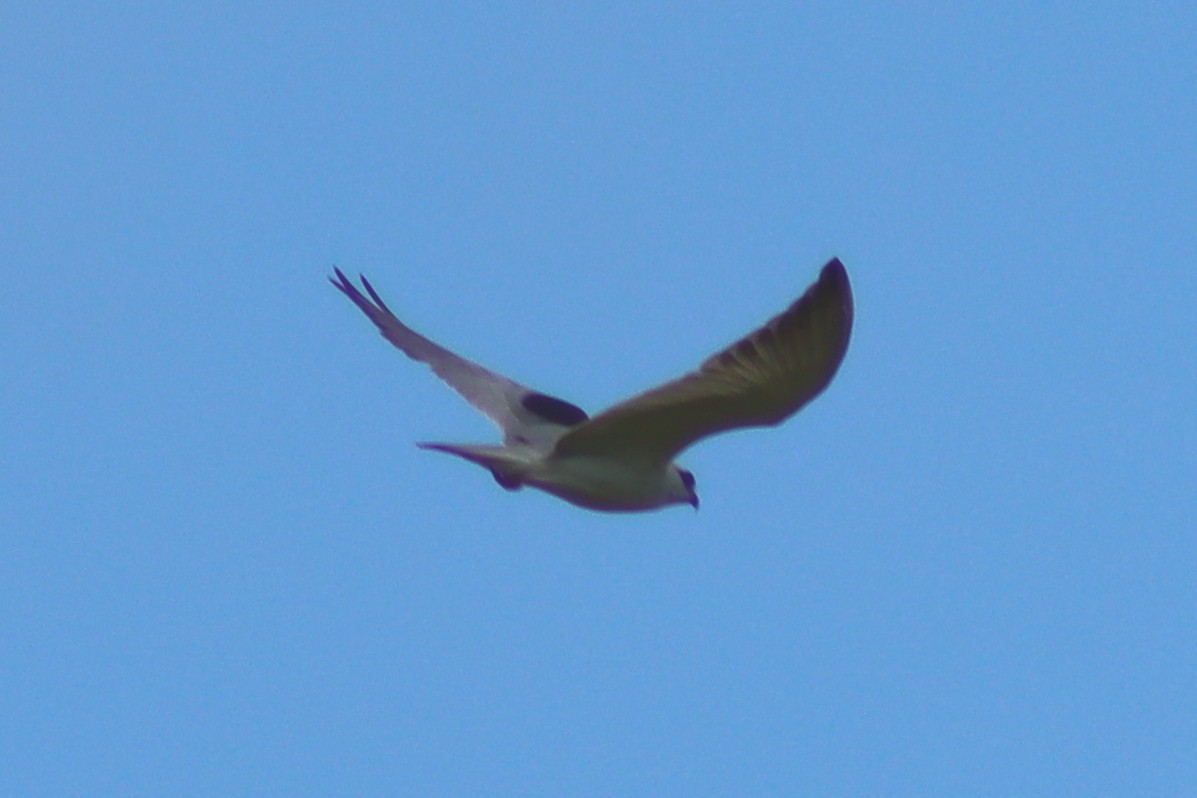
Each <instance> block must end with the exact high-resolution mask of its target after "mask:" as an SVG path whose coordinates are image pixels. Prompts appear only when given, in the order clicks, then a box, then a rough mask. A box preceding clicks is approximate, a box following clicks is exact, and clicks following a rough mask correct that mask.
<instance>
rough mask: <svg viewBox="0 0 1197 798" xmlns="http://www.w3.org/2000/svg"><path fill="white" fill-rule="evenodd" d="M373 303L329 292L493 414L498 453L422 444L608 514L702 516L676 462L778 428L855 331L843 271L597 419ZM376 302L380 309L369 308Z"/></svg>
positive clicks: (340, 280) (814, 390)
mask: <svg viewBox="0 0 1197 798" xmlns="http://www.w3.org/2000/svg"><path fill="white" fill-rule="evenodd" d="M361 279H362V285H363V286H364V287H365V289H366V291H367V293H368V294H369V298H367V297H366V296H365V295H363V294H362V293H361V291H359V290H358V289H357V287H356V286H354V285H353V283H351V282H349V280H348V279H346V277H345V275H344V274H342V273H341V271H340V270H339V269H337V270H336V279H334V280H332V283H333V285H334V286H336V287H337V288H338V289H339V290H340V291H341V292H342V293H344V294H345V295H346V296H348V297H349V298H350V299H351V300H353V302H354V304H356V305H357V306H358V307H359V308H360V309H361V310H362V312H363V313H365V314H366V316H367V317H369V319H370V320H371V321H373V322H374V324H375V325H376V326H377V327H378V329H379V331H380V332H381V333H382V335H383V336H384V337H385V338H386V339H387V340H388V341H390V342H391V343H392V344H394V345H395V346H396V347H398V348H399V349H400V350H402V351H403V352H404V353H405V354H407V355H408V356H409V357H411V358H412V359H414V360H419V361H423V362H425V363H427V364H428V365H429V366H431V367H432V369H433V371H434V372H435V373H436V374H437V376H439V377H440V378H441V379H443V380H444V381H445V382H446V383H448V384H449V386H450V387H452V388H453V389H454V390H456V391H457V392H458V393H460V394H461V395H462V396H463V397H464V398H465V399H466V400H467V401H468V402H470V404H472V405H474V406H475V407H476V408H477V409H478V410H480V411H481V412H482V413H484V414H486V415H487V416H488V417H490V419H491V420H492V421H494V422H495V424H496V425H497V426H498V427H499V429H500V430H501V431H502V432H503V445H502V446H494V445H478V444H448V443H423V444H420V446H421V448H424V449H430V450H433V451H440V452H446V453H448V454H453V455H456V456H458V457H461V458H464V459H466V460H469V461H470V462H472V463H476V464H478V465H480V466H482V467H484V468H487V469H488V470H490V472H491V474H492V475H493V476H494V478H495V480H496V481H497V482H498V483H499V484H500V485H502V486H503V487H504V488H506V489H508V490H516V489H518V488H520V487H522V486H524V485H530V486H532V487H535V488H539V489H540V490H543V491H545V492H547V493H550V494H552V495H554V496H557V497H559V498H562V499H564V500H566V501H568V502H571V503H573V504H576V505H578V506H581V507H586V508H589V509H592V510H602V511H608V512H619V511H637V510H651V509H656V508H659V507H665V506H667V505H670V504H690V505H692V506H694V507H695V508H697V507H698V496H697V494H696V493H695V490H694V475H693V474H691V473H690V472H689V471H687V470H686V469H684V468H681V467H680V466H678V465H677V464H676V463H675V462H674V457H675V456H676V455H677V454H679V453H680V452H681V451H682V450H683V449H685V448H686V447H688V446H689V445H690V444H692V443H694V442H695V441H697V440H700V439H701V438H704V437H707V436H708V435H714V434H716V433H719V432H725V431H727V430H731V429H737V428H741V427H753V426H772V425H775V424H779V423H780V422H781V421H783V420H785V419H786V418H788V417H789V416H791V415H793V414H794V413H795V412H797V410H798V409H799V408H801V407H802V406H803V405H805V404H806V403H807V402H809V401H810V400H811V399H813V398H814V397H815V396H817V395H818V394H819V393H820V392H821V391H822V390H823V389H824V388H825V387H826V386H827V384H828V383H829V382H830V381H831V378H832V377H833V376H834V375H835V372H836V370H837V369H838V368H839V365H840V362H841V361H842V360H843V357H844V353H845V352H846V351H847V346H848V338H849V335H850V332H851V327H852V295H851V289H850V287H849V284H848V275H847V273H846V272H845V271H844V267H843V265H842V264H841V263H840V262H839V260H838V259H832V260H831V261H829V262H828V263H827V265H826V266H824V267H823V270H822V271H821V273H820V275H819V279H818V281H817V282H815V284H814V285H812V286H811V287H810V288H809V289H808V290H807V291H806V293H804V294H803V295H802V297H800V298H799V299H798V300H797V301H795V302H794V303H793V304H792V305H791V306H790V307H789V308H787V309H786V310H785V311H784V312H783V313H781V314H779V315H778V316H776V317H774V318H773V319H771V320H770V321H769V322H768V323H766V324H765V325H764V326H763V327H761V328H760V329H758V330H756V331H755V332H753V333H751V334H750V335H748V336H745V337H744V338H742V339H741V340H739V341H737V342H736V343H734V344H732V345H731V346H729V347H727V348H726V349H724V350H722V351H720V352H718V353H716V354H715V355H713V356H711V357H710V358H708V359H707V360H706V361H704V362H703V364H702V365H701V366H700V367H699V368H698V369H697V370H696V371H693V372H691V373H689V374H687V375H685V376H683V377H681V378H679V379H676V380H673V381H671V382H668V383H665V384H664V385H661V386H658V387H657V388H654V389H651V390H649V391H646V392H645V393H642V394H639V395H637V396H634V397H632V398H631V399H628V400H626V401H623V402H620V403H618V404H616V405H614V406H612V407H610V408H608V409H607V410H605V411H603V412H602V413H600V414H598V415H597V416H595V417H593V418H591V417H589V416H588V415H587V414H586V413H585V412H584V411H583V410H582V409H581V408H579V407H577V406H576V405H573V404H571V403H569V402H566V401H564V400H562V399H558V398H556V397H552V396H548V395H546V394H543V393H540V392H538V391H534V390H532V389H530V388H527V387H525V386H523V385H520V384H519V383H516V382H514V381H512V380H509V379H508V378H506V377H503V376H502V375H499V374H496V373H494V372H491V371H488V370H486V369H484V368H482V367H481V366H479V365H477V364H476V363H472V362H470V361H468V360H466V359H464V358H462V357H460V356H458V355H456V354H454V353H452V352H450V351H449V350H447V349H445V348H444V347H441V346H440V345H438V344H436V343H434V342H432V341H430V340H429V339H427V338H425V337H424V336H422V335H420V334H419V333H417V332H415V331H414V330H412V329H410V328H409V327H407V326H406V325H404V324H403V323H402V322H401V321H399V319H398V318H396V317H395V315H394V314H393V313H391V311H390V309H389V308H388V307H387V306H386V304H385V303H384V302H383V301H382V299H381V298H380V297H379V296H378V294H377V293H376V292H375V291H374V288H373V286H371V285H370V283H369V282H368V281H367V280H366V279H365V278H364V277H363V278H361ZM371 300H373V301H371Z"/></svg>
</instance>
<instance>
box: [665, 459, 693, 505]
mask: <svg viewBox="0 0 1197 798" xmlns="http://www.w3.org/2000/svg"><path fill="white" fill-rule="evenodd" d="M673 483H674V484H673V485H671V486H670V492H669V494H670V498H672V499H673V500H674V501H675V502H677V503H678V504H688V505H690V506H691V507H693V508H694V509H695V510H697V509H698V494H697V493H695V491H694V474H693V473H691V472H690V471H687V470H686V469H684V468H681V467H680V466H674V467H673Z"/></svg>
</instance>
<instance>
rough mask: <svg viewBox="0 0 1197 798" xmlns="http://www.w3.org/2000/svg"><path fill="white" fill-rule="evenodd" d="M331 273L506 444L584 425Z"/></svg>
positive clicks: (573, 410) (536, 441) (577, 413)
mask: <svg viewBox="0 0 1197 798" xmlns="http://www.w3.org/2000/svg"><path fill="white" fill-rule="evenodd" d="M333 271H334V272H336V278H335V279H334V278H332V277H330V278H329V282H331V283H332V284H333V285H334V286H336V288H337V289H338V290H339V291H340V292H341V293H343V294H344V295H345V296H347V297H349V298H350V299H351V300H353V304H355V305H357V306H358V307H359V308H360V309H361V311H362V313H365V314H366V317H367V318H369V319H370V321H372V322H374V324H375V326H377V327H378V331H379V332H380V333H382V336H383V338H386V339H387V340H388V341H390V342H391V343H392V344H394V345H395V346H396V347H397V348H398V349H399V350H400V351H402V352H403V353H404V354H406V355H407V356H408V357H410V358H411V359H413V360H418V361H421V362H423V363H427V364H428V365H429V366H431V367H432V370H433V372H435V373H436V375H437V376H438V377H440V378H441V379H442V380H444V381H445V382H446V383H447V384H448V385H449V387H451V388H452V389H453V390H455V391H457V392H458V393H459V394H461V395H462V397H464V398H465V400H466V401H467V402H469V403H470V404H471V405H473V406H474V407H476V408H477V409H478V410H480V411H481V412H482V413H483V414H485V415H486V416H487V417H488V418H490V419H491V420H492V421H494V422H495V424H496V425H497V426H498V427H499V429H500V430H501V431H502V432H503V440H504V443H506V444H508V445H514V444H531V445H533V446H538V447H547V446H549V445H551V444H552V442H553V441H555V440H556V439H557V438H558V437H560V435H561V433H562V432H564V431H565V430H566V429H568V428H569V427H572V426H575V425H577V424H579V423H581V422H583V421H585V420H586V413H585V412H584V411H583V410H582V409H581V408H579V407H577V406H575V405H572V404H570V403H569V402H566V401H564V400H563V399H558V398H556V397H553V396H548V395H546V394H543V393H539V392H537V391H534V390H532V389H530V388H527V387H525V386H523V385H520V384H519V383H518V382H515V381H513V380H509V379H507V378H506V377H504V376H503V375H501V374H495V373H494V372H493V371H489V370H487V369H484V368H483V367H482V366H479V365H478V364H477V363H473V362H471V361H469V360H466V359H465V358H463V357H460V356H459V355H456V354H454V353H453V352H450V351H449V350H448V349H445V348H444V347H443V346H440V345H439V344H436V343H434V342H432V341H430V340H428V339H427V338H425V337H424V336H422V335H420V334H419V333H417V332H416V331H415V330H413V329H411V328H410V327H408V326H407V325H405V324H404V323H403V322H401V321H399V319H398V318H396V317H395V314H394V313H392V312H391V309H390V308H388V307H387V306H386V303H385V302H383V301H382V298H381V297H379V296H378V292H376V291H375V290H374V286H372V285H370V282H369V281H368V280H367V279H366V278H365V277H362V278H361V281H362V285H363V286H364V287H365V289H366V291H367V293H369V295H370V297H369V298H366V296H365V295H363V294H362V292H361V291H359V290H358V289H357V286H355V285H354V284H353V283H351V282H350V281H349V280H348V279H346V277H345V275H344V274H343V273H342V272H341V270H340V269H334V270H333ZM371 300H373V301H371Z"/></svg>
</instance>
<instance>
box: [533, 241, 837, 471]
mask: <svg viewBox="0 0 1197 798" xmlns="http://www.w3.org/2000/svg"><path fill="white" fill-rule="evenodd" d="M851 330H852V290H851V287H850V286H849V284H848V274H847V272H845V271H844V266H843V264H842V263H840V261H839V259H838V258H833V259H832V260H830V261H829V262H828V263H827V264H826V265H825V266H824V267H823V269H822V271H821V272H820V273H819V279H818V280H817V281H816V282H815V284H814V285H812V286H811V287H810V288H808V289H807V291H806V293H804V294H803V295H802V296H801V297H800V298H799V299H798V300H797V301H796V302H794V304H792V305H790V307H789V308H788V309H786V310H785V311H784V312H783V313H781V314H780V315H778V316H775V317H774V318H772V319H770V320H769V322H767V323H766V324H765V325H764V326H763V327H761V328H760V329H758V330H756V331H755V332H753V333H751V334H750V335H748V336H746V337H744V338H742V339H741V340H739V341H737V342H736V343H734V344H732V345H731V346H729V347H727V348H726V349H724V350H723V351H722V352H718V353H717V354H715V355H712V356H711V357H710V358H708V359H707V360H706V361H705V362H704V363H703V364H702V365H701V366H699V368H698V370H697V371H693V372H691V373H689V374H687V375H685V376H684V377H681V378H679V379H676V380H673V381H672V382H667V383H665V384H664V385H661V386H659V387H657V388H653V389H651V390H649V391H646V392H644V393H642V394H639V395H637V396H634V397H632V398H631V399H627V400H625V401H623V402H620V403H619V404H616V405H614V406H612V407H610V408H608V409H607V410H604V411H603V412H602V413H599V414H598V415H596V416H595V417H594V418H592V419H590V420H589V421H587V422H585V423H583V424H579V425H578V426H576V427H574V428H573V429H572V430H570V431H569V432H567V433H566V434H565V435H563V436H562V437H561V438H560V440H558V441H557V445H556V447H555V448H554V450H553V454H554V456H558V457H575V456H600V457H601V456H612V457H619V458H630V459H638V460H643V461H646V462H650V463H657V464H661V463H668V462H669V461H671V460H672V459H673V458H674V457H675V456H676V455H677V454H678V453H679V452H681V451H682V450H683V449H685V448H686V447H688V446H689V445H690V444H692V443H694V442H695V441H697V440H699V439H701V438H705V437H707V436H708V435H714V434H716V433H719V432H726V431H727V430H732V429H737V428H740V427H762V426H772V425H775V424H779V423H780V422H782V421H784V420H785V419H786V418H788V417H789V416H791V415H792V414H793V413H795V412H797V411H798V409H799V408H801V407H802V406H803V405H805V404H806V403H807V402H809V401H810V400H811V399H813V398H814V397H815V396H817V395H818V394H819V393H820V392H821V391H822V390H823V389H824V388H826V387H827V384H828V383H829V382H831V378H832V377H833V376H835V372H836V370H837V369H838V368H839V366H840V363H841V362H842V361H843V359H844V353H845V352H846V351H847V349H848V337H849V334H850V332H851Z"/></svg>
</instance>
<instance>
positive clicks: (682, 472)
mask: <svg viewBox="0 0 1197 798" xmlns="http://www.w3.org/2000/svg"><path fill="white" fill-rule="evenodd" d="M677 475H678V476H679V477H681V478H682V484H683V485H685V486H686V487H687V488H691V489H693V487H694V475H693V474H691V473H690V472H689V471H687V470H686V469H684V468H679V469H678V470H677Z"/></svg>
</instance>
